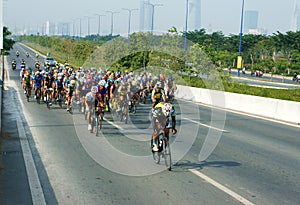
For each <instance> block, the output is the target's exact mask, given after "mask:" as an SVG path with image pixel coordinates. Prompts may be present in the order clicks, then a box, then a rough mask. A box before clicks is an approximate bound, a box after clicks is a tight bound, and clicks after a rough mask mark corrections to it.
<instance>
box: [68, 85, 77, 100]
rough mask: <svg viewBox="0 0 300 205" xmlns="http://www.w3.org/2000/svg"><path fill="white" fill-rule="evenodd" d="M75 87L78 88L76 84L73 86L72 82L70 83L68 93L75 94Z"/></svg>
mask: <svg viewBox="0 0 300 205" xmlns="http://www.w3.org/2000/svg"><path fill="white" fill-rule="evenodd" d="M75 89H76V88H75V86H72V85H71V84H69V85H68V91H69V92H68V95H69V96H71V97H72V96H73V92H74V91H75Z"/></svg>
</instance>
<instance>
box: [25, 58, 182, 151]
mask: <svg viewBox="0 0 300 205" xmlns="http://www.w3.org/2000/svg"><path fill="white" fill-rule="evenodd" d="M24 64H25V61H24ZM20 81H21V83H22V85H23V89H24V93H27V92H30V93H29V95H31V90H32V88H34V97H35V98H37V97H39V98H40V99H41V100H42V101H43V100H44V101H46V97H47V94H49V93H50V96H49V104H50V106H51V105H52V103H53V102H58V101H63V100H65V103H66V107H67V111H70V110H71V109H72V106H73V105H74V103H76V104H80V105H81V108H82V109H81V112H84V113H86V115H87V124H88V130H89V131H91V130H92V125H91V115H92V113H94V112H96V113H98V114H100V113H102V114H104V112H105V111H107V112H113V113H117V112H120V111H121V110H122V106H125V105H127V106H129V107H128V108H129V111H128V112H131V111H132V109H133V104H134V103H133V102H134V101H135V100H140V98H144V99H148V98H150V99H151V101H152V124H153V130H154V132H153V134H152V136H153V139H154V140H153V151H158V148H157V142H156V135H157V134H158V132H159V131H160V130H161V129H163V130H164V131H165V134H166V136H167V138H169V129H171V128H172V133H173V134H176V132H177V130H176V128H175V127H176V119H175V116H176V114H175V109H174V106H173V105H172V104H171V103H170V102H172V100H173V99H174V92H175V90H176V83H175V80H174V79H173V76H172V75H169V76H168V77H167V78H166V77H165V76H164V74H160V75H157V76H152V74H151V73H147V72H142V73H140V74H134V72H132V71H130V72H129V71H128V70H125V71H123V72H122V71H113V70H97V69H96V68H91V69H83V68H79V69H77V70H75V69H74V68H72V67H71V66H69V64H68V62H67V61H66V62H65V63H64V64H57V65H56V66H55V67H50V66H46V67H45V68H44V69H41V66H40V63H39V62H38V60H36V62H35V68H34V69H28V68H27V69H26V66H24V67H22V68H21V71H20ZM37 92H40V95H37ZM149 96H150V97H149Z"/></svg>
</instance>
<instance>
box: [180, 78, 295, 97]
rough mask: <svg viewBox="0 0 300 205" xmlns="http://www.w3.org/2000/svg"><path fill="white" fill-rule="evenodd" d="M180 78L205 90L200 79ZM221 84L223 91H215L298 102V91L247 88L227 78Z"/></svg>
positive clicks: (187, 83) (243, 84)
mask: <svg viewBox="0 0 300 205" xmlns="http://www.w3.org/2000/svg"><path fill="white" fill-rule="evenodd" d="M182 78H183V79H184V81H185V82H186V85H188V86H192V87H199V88H207V86H206V85H205V83H204V82H203V80H202V79H200V78H197V77H189V76H182ZM222 84H223V86H224V89H215V90H221V91H225V92H231V93H238V94H244V95H254V96H260V97H267V98H275V99H280V100H289V101H296V102H300V89H275V88H262V87H255V86H249V85H247V84H246V83H239V82H236V81H233V80H230V78H229V77H227V76H223V77H222Z"/></svg>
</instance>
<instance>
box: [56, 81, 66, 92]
mask: <svg viewBox="0 0 300 205" xmlns="http://www.w3.org/2000/svg"><path fill="white" fill-rule="evenodd" d="M55 84H56V86H57V89H59V90H61V89H63V87H64V83H63V80H56V82H55Z"/></svg>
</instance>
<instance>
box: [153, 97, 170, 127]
mask: <svg viewBox="0 0 300 205" xmlns="http://www.w3.org/2000/svg"><path fill="white" fill-rule="evenodd" d="M164 104H165V102H160V103H158V104H157V105H156V106H155V107H154V109H153V110H152V117H153V126H154V129H155V128H156V126H155V122H159V123H160V124H161V125H162V127H165V128H171V127H172V126H173V123H175V116H176V113H175V108H174V106H172V108H171V112H170V115H169V116H167V117H166V116H165V115H164V114H163V111H162V108H163V106H164ZM171 122H172V125H171ZM174 127H175V124H174Z"/></svg>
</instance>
